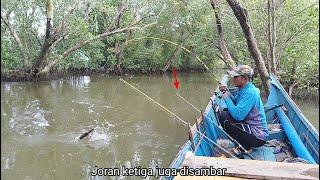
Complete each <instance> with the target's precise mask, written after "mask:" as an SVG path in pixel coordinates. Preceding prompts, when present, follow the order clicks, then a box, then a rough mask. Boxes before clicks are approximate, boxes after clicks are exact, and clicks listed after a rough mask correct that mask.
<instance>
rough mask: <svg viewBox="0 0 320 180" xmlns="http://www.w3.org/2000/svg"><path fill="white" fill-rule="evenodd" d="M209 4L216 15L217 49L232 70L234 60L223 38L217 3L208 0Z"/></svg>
mask: <svg viewBox="0 0 320 180" xmlns="http://www.w3.org/2000/svg"><path fill="white" fill-rule="evenodd" d="M210 4H211V6H212V9H213V11H214V14H215V17H216V25H217V33H218V46H219V50H220V52H221V54H222V56H223V59H224V62H225V64H226V65H227V66H228V68H229V69H230V70H233V69H234V68H235V62H234V61H233V59H232V57H231V55H230V53H229V51H228V48H227V45H226V41H225V39H224V34H223V30H222V21H221V18H220V14H219V12H218V11H219V9H218V8H217V5H216V3H215V1H214V0H210Z"/></svg>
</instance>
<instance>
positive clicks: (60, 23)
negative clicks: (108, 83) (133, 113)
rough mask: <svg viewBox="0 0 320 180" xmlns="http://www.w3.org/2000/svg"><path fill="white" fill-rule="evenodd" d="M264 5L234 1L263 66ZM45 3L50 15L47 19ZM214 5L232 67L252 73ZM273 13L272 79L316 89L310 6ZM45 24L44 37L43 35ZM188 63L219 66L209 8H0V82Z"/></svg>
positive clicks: (127, 4) (5, 4)
mask: <svg viewBox="0 0 320 180" xmlns="http://www.w3.org/2000/svg"><path fill="white" fill-rule="evenodd" d="M267 1H268V0H258V1H256V0H249V1H241V4H242V5H243V6H244V7H245V8H246V9H247V11H248V13H249V17H250V24H251V26H252V29H253V31H254V36H255V38H256V40H257V43H258V46H259V49H260V51H261V53H262V55H263V58H264V59H265V61H267V59H268V58H269V57H268V55H267V54H268V53H267V52H268V45H269V44H268V37H267V36H268V23H269V22H268V21H269V20H268V6H267ZM50 2H51V3H52V4H53V13H52V14H50V13H49V15H48V14H47V9H48V3H50ZM217 4H219V9H218V11H219V13H220V15H221V20H222V22H223V24H222V26H223V29H224V36H225V40H226V42H227V47H228V49H229V51H230V53H231V55H232V57H233V59H234V60H235V61H236V63H237V64H250V65H252V66H254V62H253V60H252V58H251V56H250V54H249V52H248V49H247V44H246V41H245V39H244V35H243V32H242V31H241V27H240V25H239V23H238V21H237V19H236V18H235V16H234V14H233V12H232V10H231V9H230V7H229V6H228V4H227V3H226V2H225V1H222V0H221V1H217ZM273 7H274V13H273V16H274V30H275V34H276V36H275V37H276V39H275V56H276V62H277V73H278V76H279V77H280V79H281V81H282V82H283V83H284V84H285V85H287V86H290V85H294V86H296V87H297V88H298V89H306V88H309V89H312V88H313V89H317V88H318V85H319V73H318V69H319V66H318V65H319V46H318V44H319V13H318V11H319V4H318V1H316V0H313V1H309V0H301V1H294V0H281V1H275V4H274V6H273ZM48 17H51V19H50V20H51V21H50V24H51V26H52V29H51V31H47V32H46V29H48V28H46V26H47V25H48V23H47V22H48ZM46 33H47V36H46ZM48 37H49V38H48ZM146 37H152V38H146ZM156 38H161V39H156ZM165 40H168V41H170V42H174V43H176V44H177V45H174V44H172V43H170V42H166V41H165ZM46 45H48V46H46ZM46 47H47V51H44V50H46V49H45V48H46ZM182 47H183V48H182ZM184 48H185V49H187V50H188V51H190V52H191V53H189V52H187V51H186V50H184ZM43 52H45V54H43ZM195 55H196V56H198V57H199V58H200V59H201V60H202V61H203V62H204V63H205V64H206V65H207V66H208V67H209V68H214V67H223V66H224V63H223V61H222V60H221V59H220V58H219V57H221V56H220V52H219V49H218V48H217V32H216V24H215V16H214V10H213V9H212V7H211V6H210V2H209V0H182V1H176V0H161V1H158V0H139V1H138V0H131V1H129V0H70V1H66V0H54V1H51V0H48V1H47V0H28V1H26V0H21V1H9V0H2V1H1V74H2V75H4V74H12V73H16V72H17V71H18V72H25V73H26V74H27V75H28V74H32V71H33V69H34V67H36V66H37V67H38V66H39V67H42V68H45V67H47V66H48V64H50V63H51V62H54V63H52V64H51V65H52V68H51V69H49V70H50V71H51V72H52V71H57V70H71V71H72V70H75V69H80V70H83V69H89V70H97V71H103V72H115V73H124V72H133V73H150V72H161V71H166V70H171V69H172V66H176V67H177V69H179V70H186V71H190V70H197V71H198V70H199V71H202V70H205V69H204V67H203V65H201V63H199V62H198V61H197V60H196V59H195ZM41 60H43V61H41ZM50 67H51V66H50ZM36 72H38V71H36Z"/></svg>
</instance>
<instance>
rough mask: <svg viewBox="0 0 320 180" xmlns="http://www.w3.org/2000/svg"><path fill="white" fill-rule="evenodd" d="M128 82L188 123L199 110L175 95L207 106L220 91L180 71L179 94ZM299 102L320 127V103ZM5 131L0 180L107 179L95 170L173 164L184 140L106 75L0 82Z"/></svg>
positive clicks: (151, 81) (181, 131) (168, 120)
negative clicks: (87, 134) (211, 98)
mask: <svg viewBox="0 0 320 180" xmlns="http://www.w3.org/2000/svg"><path fill="white" fill-rule="evenodd" d="M124 79H125V80H126V81H127V82H129V83H130V84H132V85H133V86H135V87H137V88H138V89H140V90H141V91H142V92H144V93H145V94H147V95H149V96H150V97H152V98H153V99H154V100H156V101H158V102H159V103H160V104H162V105H163V106H164V107H165V108H167V109H168V110H170V111H172V112H174V113H176V114H177V115H178V116H180V117H181V118H182V119H183V120H184V121H186V122H190V123H191V124H193V123H194V122H195V118H196V117H198V116H199V113H198V112H197V111H196V110H195V109H194V108H192V107H191V106H190V105H188V104H186V103H185V102H184V101H183V100H182V99H181V98H180V97H178V96H177V95H176V94H177V93H178V94H179V95H181V96H182V97H184V98H185V99H187V100H188V101H189V102H191V103H192V104H193V105H194V106H195V107H198V108H199V109H204V108H205V107H206V105H207V103H208V101H209V97H210V95H211V92H212V91H213V90H214V89H215V87H216V86H217V85H216V84H215V80H213V78H212V77H211V76H209V75H208V74H197V73H196V74H179V80H180V88H179V90H178V91H177V90H175V89H174V87H173V85H172V81H173V80H172V77H171V75H157V76H144V75H141V76H127V77H124ZM298 104H299V105H300V106H301V110H302V111H303V112H304V113H305V115H306V116H307V117H308V118H309V119H310V121H312V123H313V124H314V125H315V127H316V128H317V129H319V118H318V116H319V104H318V102H303V101H299V102H298ZM91 128H95V129H94V131H93V132H92V133H91V134H90V135H89V136H87V137H85V138H83V139H82V140H78V138H79V136H80V135H81V134H82V133H84V132H86V131H88V130H89V129H91ZM1 130H2V131H1V148H2V149H1V174H2V175H1V176H2V178H1V179H28V180H29V179H65V178H66V177H67V179H103V178H101V177H98V176H95V177H94V176H91V171H93V170H94V169H95V168H97V167H101V168H112V167H115V168H119V167H120V166H126V167H137V166H141V167H145V168H149V167H152V168H154V167H156V166H158V167H168V166H169V165H170V163H171V161H172V160H173V159H174V156H175V154H176V153H177V151H178V149H179V147H180V146H181V145H182V143H184V142H185V140H186V139H187V130H186V128H185V127H184V126H182V125H181V124H179V122H177V120H176V118H175V117H173V116H172V115H169V114H168V113H166V112H164V111H162V110H161V109H160V108H159V107H158V106H156V105H155V104H153V103H152V102H150V101H148V100H147V99H146V98H144V97H143V96H142V95H141V94H138V93H136V92H135V91H134V90H132V89H131V88H129V87H128V86H126V85H125V84H123V83H122V82H121V81H119V77H115V76H106V75H95V76H78V77H70V78H64V79H59V80H52V81H43V82H37V83H32V82H18V83H13V82H10V83H9V82H8V83H7V82H3V83H1ZM95 166H97V167H95ZM121 178H122V179H128V177H120V179H121ZM148 178H149V177H148ZM148 178H147V179H148ZM106 179H108V178H106ZM115 179H119V177H117V178H115ZM129 179H136V177H131V178H129Z"/></svg>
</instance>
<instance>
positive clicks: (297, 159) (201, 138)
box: [167, 75, 319, 179]
mask: <svg viewBox="0 0 320 180" xmlns="http://www.w3.org/2000/svg"><path fill="white" fill-rule="evenodd" d="M270 78H271V89H270V95H269V97H268V98H267V102H266V104H265V112H266V116H267V122H268V128H269V133H270V135H269V137H268V141H267V143H266V144H265V145H264V146H262V147H259V148H254V149H253V150H252V152H251V153H250V154H248V155H244V159H238V158H236V157H235V156H233V157H231V158H228V153H227V154H226V153H224V151H221V148H223V149H224V150H227V151H230V149H232V148H233V147H234V143H232V141H230V138H228V136H227V135H226V134H225V132H223V131H222V130H221V129H222V128H221V126H220V125H219V121H218V120H217V112H218V109H221V108H224V107H225V104H224V101H223V100H221V98H219V97H218V96H217V95H216V94H215V95H213V96H212V97H211V100H210V102H209V103H208V105H207V107H206V109H205V111H204V112H203V113H202V116H201V117H200V118H198V119H197V120H196V123H195V124H194V125H193V126H192V127H190V129H189V139H188V140H187V141H186V142H185V143H184V144H183V145H182V146H181V148H180V150H179V152H178V154H177V155H176V157H175V159H174V160H173V162H172V163H171V165H170V168H172V169H176V170H178V169H179V171H180V172H182V171H181V170H184V171H183V173H184V174H181V173H180V174H179V173H178V174H177V175H178V176H170V177H167V178H168V179H173V178H174V179H188V178H187V177H188V176H189V177H192V178H196V177H195V176H192V175H196V173H199V174H198V175H221V174H212V170H211V174H210V173H209V171H203V172H202V174H201V171H200V170H201V169H199V168H202V169H204V168H206V170H208V168H211V169H214V170H215V172H216V173H217V172H218V171H217V170H221V169H222V168H226V169H225V170H226V171H225V173H224V174H223V175H225V176H216V177H220V178H226V177H229V178H253V179H278V178H279V179H319V175H318V174H319V132H318V131H317V130H316V129H315V127H314V126H313V125H312V124H311V123H310V122H309V121H308V120H307V118H306V117H305V116H304V115H303V114H302V112H301V111H300V110H299V108H298V107H297V105H296V104H295V103H294V102H293V100H292V99H291V98H290V97H289V95H288V94H287V93H286V91H285V90H284V88H283V87H282V85H281V84H280V82H279V81H278V80H277V79H276V78H275V76H273V75H271V76H270ZM220 147H221V148H220ZM250 156H252V157H253V158H254V160H252V159H251V158H250ZM186 169H189V170H190V169H191V170H192V171H189V174H188V172H187V173H186ZM206 172H207V173H209V174H205V173H206ZM203 178H204V179H205V177H202V178H201V179H203ZM199 179H200V178H199Z"/></svg>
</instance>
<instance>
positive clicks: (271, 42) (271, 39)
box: [267, 0, 277, 76]
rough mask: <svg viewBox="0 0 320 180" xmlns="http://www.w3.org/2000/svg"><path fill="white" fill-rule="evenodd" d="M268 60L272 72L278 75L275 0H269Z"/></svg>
mask: <svg viewBox="0 0 320 180" xmlns="http://www.w3.org/2000/svg"><path fill="white" fill-rule="evenodd" d="M267 6H268V61H269V63H268V64H269V66H270V70H271V72H272V73H273V74H274V75H275V76H277V63H276V55H275V44H276V28H275V21H274V13H275V5H274V0H268V2H267Z"/></svg>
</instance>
